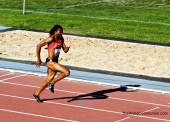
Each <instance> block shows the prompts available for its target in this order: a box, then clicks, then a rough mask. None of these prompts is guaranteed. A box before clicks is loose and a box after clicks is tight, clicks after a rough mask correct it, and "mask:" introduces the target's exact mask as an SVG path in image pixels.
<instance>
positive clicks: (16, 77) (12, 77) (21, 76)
mask: <svg viewBox="0 0 170 122" xmlns="http://www.w3.org/2000/svg"><path fill="white" fill-rule="evenodd" d="M26 75H27V74H22V75H17V76H14V77H10V78H5V79H2V80H0V82H3V81H6V80H10V79H14V78H18V77H22V76H26Z"/></svg>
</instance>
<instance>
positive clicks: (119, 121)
mask: <svg viewBox="0 0 170 122" xmlns="http://www.w3.org/2000/svg"><path fill="white" fill-rule="evenodd" d="M129 118H130V117H126V118H123V119H120V120H117V121H115V122H121V121H124V120H127V119H129Z"/></svg>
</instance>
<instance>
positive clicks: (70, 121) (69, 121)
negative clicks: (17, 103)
mask: <svg viewBox="0 0 170 122" xmlns="http://www.w3.org/2000/svg"><path fill="white" fill-rule="evenodd" d="M0 111H5V112H11V113H17V114H24V115H29V116H36V117H41V118H48V119H55V120H62V121H66V122H78V121H74V120H68V119H63V118H56V117H50V116H44V115H39V114H32V113H25V112H20V111H14V110H9V109H0Z"/></svg>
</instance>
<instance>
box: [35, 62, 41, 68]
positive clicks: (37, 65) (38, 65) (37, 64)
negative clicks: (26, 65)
mask: <svg viewBox="0 0 170 122" xmlns="http://www.w3.org/2000/svg"><path fill="white" fill-rule="evenodd" d="M41 64H42V61H41V60H37V62H36V64H35V65H36V67H37V68H39V67H40V65H41Z"/></svg>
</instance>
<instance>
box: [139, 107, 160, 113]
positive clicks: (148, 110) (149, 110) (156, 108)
mask: <svg viewBox="0 0 170 122" xmlns="http://www.w3.org/2000/svg"><path fill="white" fill-rule="evenodd" d="M158 108H160V107H155V108H152V109H149V110H146V111H144V112H142V113H146V112H150V111H153V110H156V109H158Z"/></svg>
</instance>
